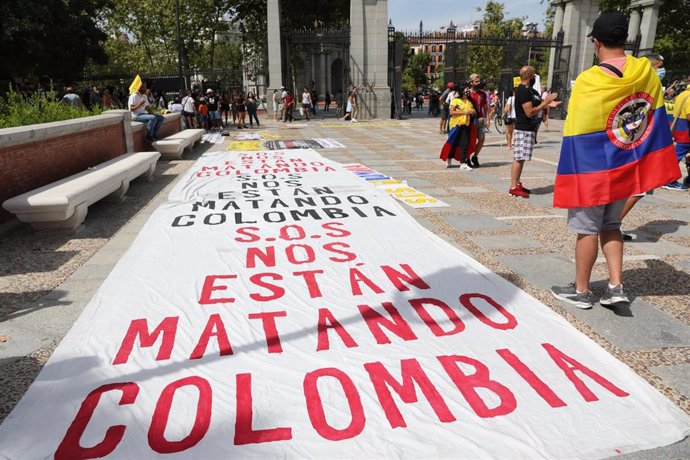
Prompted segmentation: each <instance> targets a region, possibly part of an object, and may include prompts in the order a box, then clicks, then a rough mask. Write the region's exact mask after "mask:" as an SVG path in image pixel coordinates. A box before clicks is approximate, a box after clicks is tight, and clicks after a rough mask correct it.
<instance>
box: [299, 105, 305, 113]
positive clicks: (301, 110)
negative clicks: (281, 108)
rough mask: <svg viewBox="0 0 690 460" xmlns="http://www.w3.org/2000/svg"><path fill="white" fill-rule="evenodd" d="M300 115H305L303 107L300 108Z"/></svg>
mask: <svg viewBox="0 0 690 460" xmlns="http://www.w3.org/2000/svg"><path fill="white" fill-rule="evenodd" d="M299 114H300V115H304V108H303V107H302V106H300V108H299Z"/></svg>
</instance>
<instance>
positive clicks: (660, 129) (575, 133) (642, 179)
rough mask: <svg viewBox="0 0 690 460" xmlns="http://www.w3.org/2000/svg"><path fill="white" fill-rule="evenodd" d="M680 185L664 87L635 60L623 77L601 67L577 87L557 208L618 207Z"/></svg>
mask: <svg viewBox="0 0 690 460" xmlns="http://www.w3.org/2000/svg"><path fill="white" fill-rule="evenodd" d="M679 177H680V169H679V168H678V162H677V160H676V154H675V151H674V148H673V139H672V137H671V130H670V127H669V123H668V119H667V116H666V108H665V107H664V99H663V93H662V89H661V81H659V77H658V76H657V75H656V72H654V71H653V70H651V66H650V64H649V60H647V59H637V58H635V57H633V56H628V57H627V59H626V62H625V66H624V68H623V77H622V78H620V77H618V76H615V75H611V74H608V73H605V72H604V71H603V70H602V68H601V67H599V66H594V67H592V68H591V69H588V70H586V71H584V72H583V73H582V74H580V76H579V77H578V78H577V80H576V81H575V86H574V87H573V93H572V96H571V99H570V105H569V107H568V117H567V118H566V121H565V128H564V130H563V144H562V146H561V157H560V160H559V162H558V172H557V175H556V184H555V187H554V196H553V204H554V206H555V207H557V208H578V207H590V206H598V205H602V204H607V203H612V202H614V201H617V200H621V199H623V198H627V197H629V196H632V195H635V194H638V193H643V192H646V191H648V190H651V189H653V188H655V187H659V186H661V185H664V184H668V183H669V182H672V181H674V180H676V179H678V178H679Z"/></svg>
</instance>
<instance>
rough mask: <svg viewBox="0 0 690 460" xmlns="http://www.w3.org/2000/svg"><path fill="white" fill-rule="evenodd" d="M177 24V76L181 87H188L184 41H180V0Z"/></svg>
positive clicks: (176, 1) (177, 8)
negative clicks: (184, 64)
mask: <svg viewBox="0 0 690 460" xmlns="http://www.w3.org/2000/svg"><path fill="white" fill-rule="evenodd" d="M175 26H176V28H177V76H178V77H179V79H180V89H186V87H187V85H186V84H185V82H184V80H183V78H182V43H181V42H180V0H175Z"/></svg>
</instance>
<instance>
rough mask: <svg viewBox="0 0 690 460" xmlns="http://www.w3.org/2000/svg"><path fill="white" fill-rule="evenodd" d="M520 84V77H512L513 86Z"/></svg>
mask: <svg viewBox="0 0 690 460" xmlns="http://www.w3.org/2000/svg"><path fill="white" fill-rule="evenodd" d="M518 86H520V77H513V88H517V87H518Z"/></svg>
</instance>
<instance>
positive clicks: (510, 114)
mask: <svg viewBox="0 0 690 460" xmlns="http://www.w3.org/2000/svg"><path fill="white" fill-rule="evenodd" d="M503 116H504V117H505V120H506V121H505V125H506V144H507V145H508V150H512V149H513V132H514V131H515V89H513V91H512V92H511V93H510V97H509V98H508V100H507V101H506V104H505V110H504V111H503Z"/></svg>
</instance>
